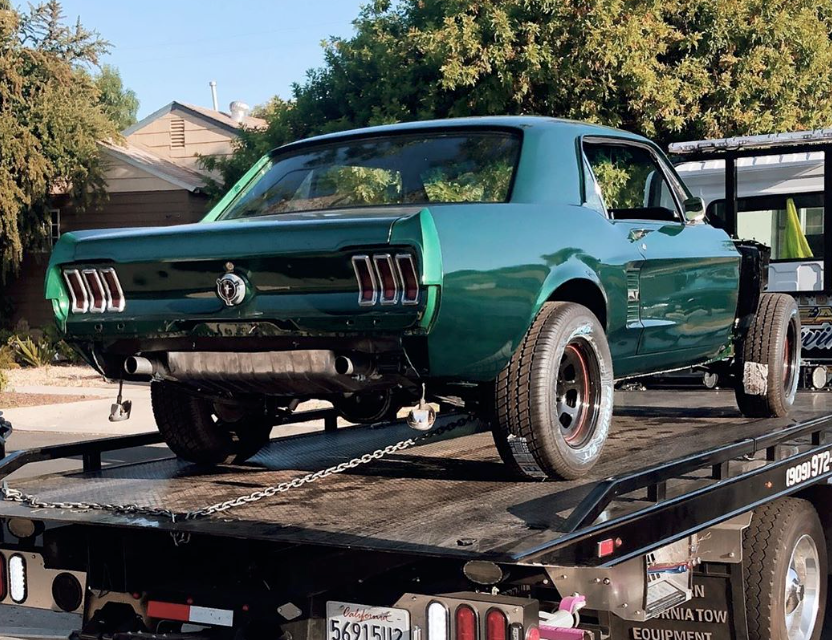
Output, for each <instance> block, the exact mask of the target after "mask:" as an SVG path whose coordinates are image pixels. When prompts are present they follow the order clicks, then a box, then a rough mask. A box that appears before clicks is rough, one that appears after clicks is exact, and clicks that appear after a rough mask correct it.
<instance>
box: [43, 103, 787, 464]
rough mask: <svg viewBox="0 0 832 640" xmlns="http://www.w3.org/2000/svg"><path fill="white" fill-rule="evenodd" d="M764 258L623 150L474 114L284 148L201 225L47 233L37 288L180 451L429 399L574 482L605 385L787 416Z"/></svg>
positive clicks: (203, 452) (598, 438)
mask: <svg viewBox="0 0 832 640" xmlns="http://www.w3.org/2000/svg"><path fill="white" fill-rule="evenodd" d="M767 260H768V256H767V251H766V249H765V247H762V246H760V245H756V244H755V243H752V242H748V243H743V242H734V241H732V240H731V238H729V237H728V236H727V235H726V234H725V233H724V232H723V231H721V230H719V229H717V228H714V227H712V226H711V225H709V224H708V223H707V222H706V221H705V219H704V212H703V209H702V202H701V200H699V199H696V198H691V197H690V194H689V192H688V191H687V189H686V188H685V186H684V185H683V184H682V182H681V181H680V180H679V178H678V176H677V175H676V173H675V172H674V170H673V168H672V166H671V165H670V164H669V163H668V162H667V160H666V158H665V157H664V155H663V154H662V153H661V151H660V150H659V149H658V148H657V147H656V146H655V145H654V144H652V143H651V142H649V141H648V140H646V139H644V138H641V137H639V136H636V135H632V134H629V133H626V132H623V131H617V130H614V129H608V128H604V127H598V126H591V125H587V124H582V123H577V122H568V121H562V120H555V119H550V118H535V117H494V118H471V119H458V120H446V121H437V122H421V123H411V124H402V125H394V126H386V127H376V128H371V129H363V130H359V131H349V132H346V133H338V134H333V135H327V136H321V137H318V138H313V139H309V140H304V141H301V142H296V143H294V144H289V145H286V146H284V147H281V148H280V149H277V150H276V151H274V152H273V153H271V154H269V155H268V156H267V157H265V158H263V159H262V160H260V161H259V162H258V163H257V164H256V165H255V166H254V167H252V169H251V170H250V171H249V172H248V173H247V174H246V175H245V176H244V177H243V179H242V180H241V181H240V182H239V184H237V185H236V186H234V187H233V188H232V189H231V191H230V192H229V193H228V194H227V195H226V197H225V198H224V199H223V200H222V201H221V202H220V203H219V204H218V205H217V206H216V207H215V208H214V209H213V210H212V211H211V212H210V213H209V214H208V215H207V216H206V217H205V219H204V220H203V221H202V222H200V223H198V224H191V225H183V226H176V227H164V228H143V229H118V230H103V231H87V232H78V233H69V234H66V235H64V236H63V237H62V238H61V240H60V242H58V244H57V245H56V247H55V250H54V253H53V255H52V261H51V265H50V269H49V273H48V276H47V281H46V295H47V297H48V298H49V299H51V300H52V304H53V308H54V312H55V317H56V319H57V322H58V325H59V327H60V328H61V330H62V331H63V332H64V333H65V335H66V338H67V340H69V341H70V342H71V343H72V344H74V345H75V346H76V347H77V349H78V350H79V351H80V352H81V353H82V354H83V355H84V357H85V358H86V360H87V361H88V362H89V363H90V364H92V365H93V366H94V367H96V368H97V369H98V370H99V371H101V372H102V373H103V374H104V375H106V376H107V377H109V378H113V379H125V380H152V387H151V388H152V398H153V409H154V414H155V417H156V422H157V424H158V426H159V429H160V431H161V432H162V434H163V435H164V437H165V439H166V441H167V442H168V444H169V445H170V447H171V449H172V450H173V451H174V452H176V453H177V454H178V455H179V456H181V457H183V458H185V459H188V460H191V461H194V462H200V463H216V462H222V461H227V460H229V459H230V458H236V459H237V460H242V459H245V458H246V457H249V456H251V455H253V454H254V453H255V452H256V451H257V450H258V449H259V448H260V447H261V446H262V445H263V444H264V443H265V442H266V440H267V438H268V434H269V432H270V430H271V427H272V425H273V424H275V422H276V417H277V416H281V415H285V413H286V411H287V410H292V409H294V408H295V407H296V406H297V404H298V402H299V401H302V400H306V399H310V398H320V399H326V400H329V401H331V402H332V403H333V404H334V406H335V407H336V408H337V409H338V410H339V411H340V412H341V414H342V415H343V416H344V417H346V418H347V419H349V420H352V421H355V422H375V421H381V420H385V419H388V418H390V417H391V416H393V415H394V414H395V413H396V412H397V411H398V410H399V409H400V408H402V407H403V406H407V405H411V404H414V403H416V402H417V401H418V400H420V398H422V397H423V394H426V397H427V398H428V400H435V399H439V398H457V399H459V400H461V401H463V402H464V403H465V405H466V406H467V407H468V408H469V409H471V410H473V411H476V412H477V413H479V414H480V415H481V416H483V417H485V418H487V419H488V420H490V422H491V424H492V425H493V431H494V436H495V441H496V443H497V447H498V449H499V451H500V453H501V455H502V457H503V459H504V460H505V461H506V462H507V464H509V465H510V466H511V467H512V469H513V470H514V471H515V472H517V473H519V474H522V475H525V476H528V477H545V476H550V477H565V478H574V477H577V476H580V475H582V474H584V473H586V472H587V471H588V470H589V469H590V468H591V467H592V465H593V464H595V462H596V461H597V460H598V458H599V456H600V455H601V449H602V446H603V444H604V441H605V440H606V437H607V432H608V429H609V424H610V420H611V415H612V409H613V407H612V405H613V384H614V381H615V380H619V379H622V378H627V377H632V376H638V375H644V374H651V373H657V372H662V371H668V370H673V369H678V368H683V367H689V366H693V365H707V366H709V367H712V368H720V371H721V373H723V374H724V375H726V376H728V377H730V378H731V379H733V380H734V381H735V382H736V384H735V387H736V390H737V391H736V393H737V400H738V403H739V407H740V409H741V410H742V411H743V413H745V414H746V415H749V416H773V415H785V413H786V412H787V411H788V408H789V406H790V404H791V403H792V400H793V398H794V394H795V388H796V385H797V373H798V366H799V353H800V344H799V340H800V326H799V317H798V315H797V310H796V307H795V305H794V302H793V301H792V299H791V298H790V297H788V296H782V295H771V294H761V293H760V291H761V287H762V286H763V285H764V281H763V280H764V277H765V276H764V274H765V267H766V263H767Z"/></svg>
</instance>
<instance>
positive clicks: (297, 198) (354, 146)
mask: <svg viewBox="0 0 832 640" xmlns="http://www.w3.org/2000/svg"><path fill="white" fill-rule="evenodd" d="M519 155H520V136H519V135H513V134H510V133H502V132H465V133H450V134H433V135H425V134H420V135H418V136H416V135H401V136H384V137H377V138H367V139H359V140H350V141H346V142H341V143H335V144H329V145H321V146H316V147H312V148H307V149H303V150H299V151H297V152H296V153H289V154H283V155H277V156H275V157H274V159H272V161H271V162H270V163H268V164H267V165H265V166H264V167H263V170H262V171H261V172H260V175H259V176H257V177H256V178H255V179H254V180H253V181H252V182H251V183H249V185H247V186H246V188H244V189H243V190H242V191H241V192H240V194H239V195H238V196H237V197H236V198H235V199H234V200H233V201H232V202H231V204H230V205H229V206H228V208H227V209H226V210H225V211H224V212H223V214H222V215H221V216H220V218H221V219H226V220H228V219H232V218H251V217H259V216H271V215H276V214H281V213H290V212H294V211H322V210H327V209H342V208H345V207H364V206H374V205H398V204H431V203H440V202H506V201H508V198H509V195H510V191H511V184H512V181H513V179H514V172H515V168H516V166H517V160H518V157H519Z"/></svg>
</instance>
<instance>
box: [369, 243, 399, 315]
mask: <svg viewBox="0 0 832 640" xmlns="http://www.w3.org/2000/svg"><path fill="white" fill-rule="evenodd" d="M373 262H374V263H375V265H376V273H378V282H379V284H380V286H381V304H396V302H397V301H398V299H399V283H398V281H397V280H396V272H395V270H394V267H393V258H392V257H391V256H390V255H387V254H382V255H377V256H373Z"/></svg>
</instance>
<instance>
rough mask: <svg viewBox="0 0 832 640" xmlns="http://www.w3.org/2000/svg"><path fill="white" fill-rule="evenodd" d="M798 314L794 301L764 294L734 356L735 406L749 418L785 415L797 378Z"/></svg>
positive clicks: (798, 354)
mask: <svg viewBox="0 0 832 640" xmlns="http://www.w3.org/2000/svg"><path fill="white" fill-rule="evenodd" d="M800 350H801V339H800V313H799V311H798V309H797V303H796V302H795V300H794V298H792V297H791V296H789V295H786V294H782V293H764V294H763V295H762V296H760V305H759V307H758V308H757V313H756V314H755V316H754V320H753V322H752V323H751V327H749V329H748V334H747V335H746V337H745V340H744V342H743V345H742V348H741V353H739V354H738V357H737V366H738V370H737V384H736V386H735V392H736V396H737V406H738V407H739V409H740V411H741V412H742V413H743V415H744V416H746V417H749V418H782V417H785V416H787V415H788V413H789V409H790V408H791V406H792V404H793V403H794V397H795V394H796V393H797V382H798V378H799V377H800Z"/></svg>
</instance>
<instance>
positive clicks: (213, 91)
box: [208, 80, 220, 111]
mask: <svg viewBox="0 0 832 640" xmlns="http://www.w3.org/2000/svg"><path fill="white" fill-rule="evenodd" d="M208 86H210V87H211V101H212V102H213V103H214V111H219V110H220V103H219V102H217V81H216V80H211V82H209V83H208Z"/></svg>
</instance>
